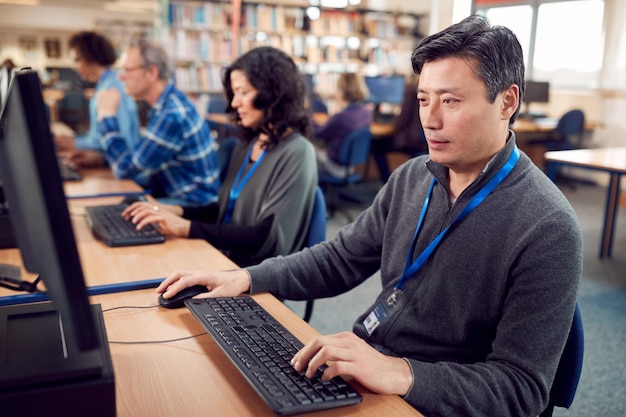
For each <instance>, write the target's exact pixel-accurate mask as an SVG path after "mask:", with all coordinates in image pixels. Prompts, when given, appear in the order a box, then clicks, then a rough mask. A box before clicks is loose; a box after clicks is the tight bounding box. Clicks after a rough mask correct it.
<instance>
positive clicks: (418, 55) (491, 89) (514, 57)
mask: <svg viewBox="0 0 626 417" xmlns="http://www.w3.org/2000/svg"><path fill="white" fill-rule="evenodd" d="M448 57H459V58H463V59H466V60H468V61H470V63H471V64H473V65H471V66H472V68H475V70H476V75H477V76H478V77H479V78H480V79H481V80H483V81H484V82H485V85H486V86H487V94H488V97H487V99H488V100H489V102H491V103H493V101H494V100H495V99H496V96H497V95H498V94H499V93H500V92H502V91H504V90H506V89H507V88H509V87H510V86H511V85H513V84H516V85H517V86H518V87H519V92H520V93H519V103H518V106H517V110H516V111H515V113H514V114H513V115H512V116H511V118H510V120H509V123H510V124H513V123H514V122H515V119H517V116H518V114H519V111H520V106H521V103H522V100H523V98H524V90H525V81H524V72H525V70H524V68H525V67H524V55H523V52H522V46H521V45H520V43H519V41H518V39H517V37H516V36H515V34H514V33H513V32H512V31H511V30H510V29H508V28H506V27H504V26H492V25H491V24H490V23H489V20H488V19H487V18H486V17H485V16H481V15H472V16H469V17H466V18H465V19H463V20H462V21H461V22H459V23H456V24H454V25H452V26H450V27H448V28H447V29H444V30H442V31H441V32H439V33H435V34H434V35H430V36H428V37H426V38H424V39H423V40H422V41H421V42H420V43H419V44H418V45H417V47H416V48H415V50H414V51H413V54H412V56H411V63H412V64H413V71H415V73H416V74H420V73H421V72H422V67H423V66H424V63H426V62H429V61H434V60H437V59H440V58H448Z"/></svg>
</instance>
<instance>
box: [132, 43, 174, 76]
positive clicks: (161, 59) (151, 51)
mask: <svg viewBox="0 0 626 417" xmlns="http://www.w3.org/2000/svg"><path fill="white" fill-rule="evenodd" d="M128 46H129V47H131V48H132V47H136V48H139V53H140V54H141V58H142V59H143V65H144V67H146V68H148V67H150V66H152V65H154V66H155V67H157V69H158V70H159V79H160V80H169V79H170V77H171V76H172V66H171V63H170V60H169V58H168V56H167V53H166V52H165V50H164V49H163V47H161V46H160V45H158V44H156V43H154V42H151V41H150V40H148V39H146V38H143V37H141V38H137V39H134V40H132V41H131V42H130V44H129V45H128Z"/></svg>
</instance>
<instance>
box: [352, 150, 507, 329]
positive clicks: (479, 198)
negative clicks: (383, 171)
mask: <svg viewBox="0 0 626 417" xmlns="http://www.w3.org/2000/svg"><path fill="white" fill-rule="evenodd" d="M518 160H519V150H518V149H517V146H516V147H515V148H513V152H512V153H511V156H509V159H508V160H507V162H506V163H505V164H504V166H502V168H500V170H499V171H498V172H497V173H496V175H494V176H493V178H491V179H490V180H489V181H488V182H487V183H486V184H485V185H484V186H483V187H482V188H481V189H480V190H479V191H478V192H477V193H476V195H474V197H472V199H471V200H470V202H469V203H468V204H467V205H466V206H465V207H464V208H463V210H462V211H461V212H460V213H459V215H458V216H457V217H456V218H455V219H454V220H453V221H452V223H450V225H448V226H447V227H446V228H445V229H443V230H442V231H441V233H439V235H437V237H435V238H434V239H433V241H432V242H430V244H429V245H428V246H427V247H426V248H425V249H424V250H423V251H422V252H421V253H420V254H419V256H418V257H417V259H415V261H414V262H411V255H412V254H413V252H414V251H415V246H416V244H417V237H418V235H419V232H420V229H421V227H422V223H423V222H424V218H425V217H426V211H427V210H428V204H429V203H430V197H431V195H432V192H433V188H434V186H435V182H436V181H437V180H436V179H434V178H433V180H432V182H431V184H430V188H429V190H428V193H427V194H426V198H425V199H424V204H423V206H422V212H421V213H420V218H419V221H418V222H417V227H416V228H415V234H414V235H413V241H412V243H411V247H410V248H409V253H408V254H407V258H406V263H405V265H404V271H403V272H402V276H401V277H400V280H399V281H398V283H397V284H396V285H395V287H394V288H393V292H392V293H391V295H389V297H387V298H385V299H383V300H381V301H379V302H378V303H377V304H376V306H375V307H374V309H373V310H372V311H371V312H370V313H369V314H368V315H367V317H366V318H365V320H363V326H364V327H365V330H367V335H368V336H371V335H372V333H374V330H376V329H377V328H378V327H379V326H380V324H381V323H382V322H384V321H385V320H386V319H387V318H388V317H389V316H390V315H391V313H392V312H393V310H394V309H395V308H396V306H397V300H398V297H399V296H400V295H401V294H402V291H404V288H405V286H406V283H407V282H408V280H409V279H411V277H413V276H415V274H416V273H417V271H419V269H420V268H421V267H422V266H423V265H424V264H425V263H426V261H427V260H428V258H429V257H430V255H431V254H432V253H433V252H434V250H435V248H436V247H437V246H438V245H439V243H440V242H441V240H442V239H443V237H444V235H445V234H446V233H447V232H448V230H449V229H450V227H451V226H452V225H453V224H455V223H457V222H459V221H461V220H463V219H464V218H465V217H466V216H467V215H468V214H470V213H471V212H472V211H473V210H474V209H475V208H476V207H478V206H479V205H480V203H482V202H483V201H484V200H485V198H487V196H488V195H489V194H490V193H491V192H492V191H493V190H494V188H496V187H497V186H498V184H500V183H501V182H502V181H503V180H504V178H506V176H507V175H509V173H510V172H511V171H512V170H513V167H514V166H515V164H516V163H517V161H518Z"/></svg>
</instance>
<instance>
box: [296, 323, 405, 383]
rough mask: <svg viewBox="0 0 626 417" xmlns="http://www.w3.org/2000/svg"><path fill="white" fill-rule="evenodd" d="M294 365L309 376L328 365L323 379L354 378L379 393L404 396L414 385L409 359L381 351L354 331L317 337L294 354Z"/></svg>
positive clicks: (297, 369)
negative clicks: (388, 354) (336, 377)
mask: <svg viewBox="0 0 626 417" xmlns="http://www.w3.org/2000/svg"><path fill="white" fill-rule="evenodd" d="M291 364H292V365H293V367H294V369H295V370H296V371H299V372H303V371H305V372H306V376H307V377H309V378H310V377H312V376H313V375H314V374H315V372H316V370H317V369H318V368H320V367H321V366H322V365H325V364H326V365H328V367H327V368H326V369H325V370H324V376H323V379H324V380H329V379H331V378H333V377H335V376H338V375H340V376H342V377H352V378H354V379H355V380H357V381H358V382H360V383H361V384H363V385H364V386H365V387H367V388H368V389H370V390H371V391H373V392H376V393H378V394H398V395H405V394H406V393H407V392H408V391H409V389H410V388H411V385H412V384H413V374H412V371H411V368H410V366H409V364H408V362H407V361H405V360H404V359H402V358H397V357H392V356H387V355H384V354H382V353H380V352H378V351H377V350H376V349H374V348H373V347H371V346H370V345H369V344H367V342H365V341H364V340H363V339H361V338H360V337H358V336H356V335H355V334H354V333H352V332H342V333H337V334H334V335H329V336H317V337H315V338H314V339H313V340H311V341H310V342H309V343H307V344H306V346H304V347H303V348H302V349H300V351H299V352H298V353H296V354H295V356H294V357H293V359H292V360H291Z"/></svg>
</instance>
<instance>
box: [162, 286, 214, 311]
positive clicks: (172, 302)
mask: <svg viewBox="0 0 626 417" xmlns="http://www.w3.org/2000/svg"><path fill="white" fill-rule="evenodd" d="M208 291H209V290H208V289H207V287H205V286H204V285H194V286H191V287H187V288H185V289H183V290H181V291H179V292H178V293H177V294H174V295H173V296H171V297H170V298H164V297H163V294H160V295H159V305H160V306H161V307H165V308H180V307H183V306H184V305H185V300H186V299H188V298H191V297H193V296H195V295H198V294H202V293H203V292H208Z"/></svg>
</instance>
